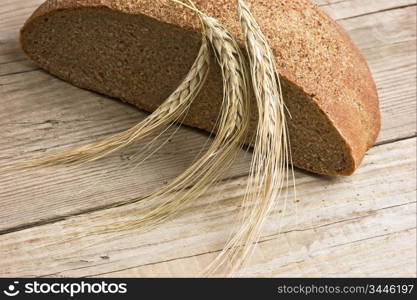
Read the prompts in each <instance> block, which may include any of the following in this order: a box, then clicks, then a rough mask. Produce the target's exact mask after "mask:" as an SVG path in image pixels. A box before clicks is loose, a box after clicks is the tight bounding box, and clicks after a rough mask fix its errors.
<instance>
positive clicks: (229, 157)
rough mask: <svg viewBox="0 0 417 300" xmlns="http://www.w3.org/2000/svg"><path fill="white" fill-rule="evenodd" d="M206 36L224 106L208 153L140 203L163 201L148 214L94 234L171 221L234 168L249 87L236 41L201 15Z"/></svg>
mask: <svg viewBox="0 0 417 300" xmlns="http://www.w3.org/2000/svg"><path fill="white" fill-rule="evenodd" d="M201 19H202V22H203V24H204V27H205V35H206V37H207V39H208V40H209V42H210V43H211V45H212V47H213V49H214V52H215V55H216V58H217V61H218V63H219V65H220V68H221V72H222V75H223V92H224V93H223V96H224V97H223V102H222V107H221V110H220V117H219V121H218V126H217V132H216V135H215V137H214V139H213V142H212V144H211V146H210V147H209V149H208V151H207V152H206V153H205V154H204V155H203V156H202V157H201V158H199V159H198V160H197V161H196V162H195V163H194V164H193V165H192V166H191V167H189V168H188V169H187V170H186V171H185V172H184V173H183V174H181V175H180V176H179V177H177V178H176V179H175V180H173V181H172V182H171V183H169V184H168V185H167V186H165V187H164V188H162V189H161V190H159V191H157V192H155V193H154V194H152V195H151V196H149V197H147V198H145V199H143V200H144V201H150V200H154V199H161V200H163V202H162V204H159V205H158V206H156V207H154V208H153V209H151V211H150V212H149V213H147V214H144V215H141V216H138V218H137V219H135V220H133V221H129V222H124V223H119V224H112V225H111V226H109V227H108V228H100V229H98V231H95V232H109V231H110V232H111V231H119V230H127V229H132V228H135V229H138V228H141V229H142V230H149V229H150V228H152V227H153V226H155V225H157V224H159V223H161V222H163V221H165V220H167V219H168V218H170V217H172V216H173V215H174V214H175V213H176V212H178V211H179V210H181V209H182V208H183V207H184V206H185V205H187V204H188V203H189V202H190V201H192V200H195V199H196V198H198V197H199V196H201V195H202V194H203V193H205V192H206V191H207V190H208V189H209V188H210V187H211V186H212V185H213V184H214V183H215V182H216V181H218V180H219V179H220V178H221V177H222V176H223V175H224V173H225V172H227V170H228V169H229V168H230V166H231V165H232V164H233V162H234V160H235V157H236V155H237V153H238V152H239V149H240V148H241V147H242V145H243V141H244V139H245V137H246V133H247V128H248V124H249V117H250V114H249V112H250V110H249V87H248V85H249V84H250V83H249V82H248V78H247V72H248V70H247V66H246V64H245V59H244V57H243V54H242V53H241V51H240V48H239V46H238V45H237V43H236V41H235V39H234V38H233V37H232V36H231V35H230V34H229V33H228V32H227V30H226V29H225V28H224V27H223V26H222V25H221V24H220V23H219V22H218V21H217V20H215V19H213V18H211V17H208V16H206V15H204V14H202V13H201Z"/></svg>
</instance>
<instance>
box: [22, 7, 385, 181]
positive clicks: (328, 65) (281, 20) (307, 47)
mask: <svg viewBox="0 0 417 300" xmlns="http://www.w3.org/2000/svg"><path fill="white" fill-rule="evenodd" d="M194 2H195V4H196V5H197V7H198V8H199V9H201V10H202V11H204V12H205V13H207V14H208V15H210V16H213V17H216V18H217V19H219V21H220V22H222V23H223V24H224V25H225V26H226V27H227V28H228V29H229V31H230V32H231V33H232V34H233V35H234V36H235V37H236V38H237V40H238V42H239V43H240V44H241V45H242V46H243V40H242V34H241V29H240V25H239V19H238V16H237V13H236V3H235V1H234V0H216V1H210V0H195V1H194ZM246 2H247V3H248V5H249V6H250V7H251V8H252V11H253V13H254V16H255V18H256V19H257V20H258V22H259V24H260V26H261V28H262V30H263V32H264V33H265V35H266V36H267V38H268V40H269V42H270V45H271V48H272V50H273V52H274V55H275V59H276V63H277V66H278V69H279V72H280V75H281V76H283V77H285V78H286V79H287V80H289V81H291V82H292V83H293V84H295V85H296V86H298V87H299V88H300V89H301V90H302V91H303V92H304V93H306V94H308V95H310V97H311V99H312V100H313V101H314V102H315V103H316V104H317V106H318V107H319V109H320V110H321V111H322V112H323V114H324V115H325V116H326V117H327V118H328V120H329V121H330V122H331V123H332V124H333V126H334V127H335V128H336V129H337V131H338V132H339V134H340V136H341V137H342V138H343V140H344V141H345V143H346V149H347V151H348V153H347V155H348V156H349V157H351V158H352V160H351V161H352V163H351V165H350V166H349V167H347V168H346V169H344V170H342V171H341V172H339V173H337V174H336V173H328V174H327V175H350V174H352V173H353V172H354V170H355V169H356V168H357V167H358V166H359V164H360V163H361V161H362V159H363V157H364V155H365V152H366V151H367V150H368V149H369V148H370V147H371V146H373V145H374V143H375V141H376V138H377V136H378V133H379V130H380V113H379V104H378V95H377V90H376V86H375V83H374V81H373V79H372V76H371V72H370V70H369V67H368V65H367V63H366V61H365V59H364V57H363V56H362V54H361V53H360V52H359V50H358V49H357V47H356V46H355V45H354V44H353V42H352V40H351V39H350V37H349V36H348V35H347V33H346V32H345V30H344V29H343V28H341V27H340V26H339V25H338V24H337V23H336V22H335V21H333V20H332V19H331V18H330V17H329V16H328V15H327V14H325V13H324V12H323V11H321V10H320V9H319V8H318V7H317V6H316V5H314V4H312V3H311V2H309V1H308V0H286V1H269V0H246ZM91 7H105V8H109V9H112V10H116V11H119V12H122V13H127V14H143V15H147V16H149V17H151V18H154V19H156V20H158V21H160V22H163V23H168V24H172V25H174V26H179V27H181V28H184V29H186V30H189V31H193V32H200V31H201V29H200V25H199V22H198V19H197V18H196V16H195V14H193V13H189V11H187V10H186V9H184V8H183V7H181V6H179V5H178V4H175V3H173V2H172V1H170V0H157V1H155V0H87V1H85V0H84V1H77V0H48V1H46V2H45V3H44V4H42V5H41V6H40V7H39V8H38V9H37V10H36V11H35V12H34V13H33V15H32V16H31V17H30V18H29V19H28V21H27V22H26V24H25V26H24V27H23V28H22V32H23V31H24V30H25V28H27V27H28V26H30V24H31V22H33V21H34V20H36V19H37V18H39V17H42V16H45V15H47V14H49V13H53V12H55V11H58V10H66V9H79V8H91ZM22 44H23V43H22ZM23 49H24V47H23ZM24 51H25V49H24ZM197 127H199V126H197ZM311 171H316V170H311Z"/></svg>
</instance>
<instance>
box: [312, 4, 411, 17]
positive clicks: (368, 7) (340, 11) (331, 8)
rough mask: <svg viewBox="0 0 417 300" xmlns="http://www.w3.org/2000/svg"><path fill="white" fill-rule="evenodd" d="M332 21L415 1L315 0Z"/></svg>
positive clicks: (390, 8)
mask: <svg viewBox="0 0 417 300" xmlns="http://www.w3.org/2000/svg"><path fill="white" fill-rule="evenodd" d="M315 3H317V5H319V6H320V7H321V8H322V9H324V10H325V11H326V12H327V13H328V14H329V15H331V16H332V17H333V18H334V19H336V20H340V19H347V18H354V17H357V16H360V15H366V14H374V13H376V12H381V11H386V10H392V9H396V8H401V7H406V6H411V5H415V4H416V1H415V0H395V1H392V0H366V1H363V0H315Z"/></svg>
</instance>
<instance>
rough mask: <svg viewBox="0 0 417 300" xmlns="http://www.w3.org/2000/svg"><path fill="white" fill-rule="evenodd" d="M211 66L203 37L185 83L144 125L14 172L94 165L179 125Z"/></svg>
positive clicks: (38, 160)
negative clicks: (66, 165)
mask: <svg viewBox="0 0 417 300" xmlns="http://www.w3.org/2000/svg"><path fill="white" fill-rule="evenodd" d="M209 65H210V48H209V46H208V42H207V39H206V38H205V37H204V36H203V39H202V43H201V47H200V51H199V53H198V55H197V58H196V59H195V61H194V63H193V65H192V67H191V69H190V71H189V72H188V74H187V75H186V77H185V78H184V80H183V82H182V83H181V84H180V85H179V86H178V87H177V89H176V90H175V91H174V92H173V93H172V94H171V95H170V96H169V97H168V98H167V99H166V100H165V101H164V102H163V103H162V104H161V105H160V106H159V107H158V108H157V109H156V110H155V111H154V112H153V113H152V114H150V115H149V116H148V117H147V118H145V119H144V120H143V121H142V122H140V123H139V124H137V125H135V126H134V127H132V128H130V129H128V130H126V131H124V132H122V133H119V134H116V135H114V136H111V137H109V138H106V139H104V140H102V141H98V142H93V143H90V144H87V145H84V146H81V147H78V148H75V149H71V150H68V151H65V152H63V153H60V154H56V155H52V156H49V157H41V158H38V159H34V160H31V161H29V162H25V163H22V164H20V165H16V166H13V167H12V168H13V169H26V168H36V167H45V166H56V165H62V164H73V163H79V164H81V163H86V162H91V161H95V160H98V159H100V158H103V157H105V156H107V155H109V154H111V153H113V152H115V151H117V150H120V149H122V148H124V147H126V146H128V145H130V144H132V143H135V142H139V141H140V140H143V139H145V138H146V137H149V136H151V135H153V134H155V133H157V132H158V131H159V130H161V128H163V127H164V126H167V125H168V124H170V123H171V122H173V121H176V120H177V119H178V118H179V117H180V116H181V115H183V114H184V113H185V112H186V111H187V110H188V108H189V107H190V105H191V103H192V102H193V101H194V99H195V98H196V97H197V96H198V94H199V92H200V90H201V88H202V87H203V85H204V83H205V81H206V78H207V75H208V73H209Z"/></svg>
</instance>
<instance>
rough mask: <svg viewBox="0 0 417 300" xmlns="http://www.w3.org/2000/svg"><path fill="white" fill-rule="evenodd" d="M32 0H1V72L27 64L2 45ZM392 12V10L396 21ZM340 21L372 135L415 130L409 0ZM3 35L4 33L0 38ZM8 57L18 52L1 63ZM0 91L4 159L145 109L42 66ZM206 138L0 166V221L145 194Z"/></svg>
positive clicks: (71, 139)
mask: <svg viewBox="0 0 417 300" xmlns="http://www.w3.org/2000/svg"><path fill="white" fill-rule="evenodd" d="M39 2H41V1H24V2H23V1H20V2H18V4H16V3H15V1H10V0H8V1H5V2H2V4H1V5H2V6H1V7H2V8H3V9H2V10H0V12H3V13H2V14H1V15H0V20H1V21H0V24H1V25H2V26H0V37H1V39H0V41H2V42H1V43H0V61H1V60H3V64H1V65H0V76H1V72H3V70H6V71H4V72H6V73H7V72H10V71H13V72H17V73H19V72H24V71H28V70H27V66H30V64H29V63H27V61H25V60H24V61H19V59H21V58H20V56H16V57H14V56H13V55H20V54H16V53H19V51H17V48H16V49H14V50H13V51H11V50H10V49H8V48H7V47H9V45H13V42H12V41H14V42H15V43H16V45H17V40H16V33H15V32H13V30H16V31H17V30H18V28H19V26H20V25H21V23H22V22H23V21H24V19H25V15H26V14H29V12H30V11H31V10H32V8H33V7H35V4H36V3H39ZM337 3H338V2H337ZM337 3H335V5H336V4H337ZM386 3H388V2H386ZM13 7H17V9H16V15H15V16H13V17H12V15H11V14H9V13H8V12H9V11H10V10H11V9H12V8H13ZM4 12H6V13H4ZM4 16H8V17H6V18H4ZM393 20H397V22H395V24H396V25H393V24H394V22H393ZM7 24H9V25H7ZM342 25H343V26H344V27H345V28H347V30H348V31H349V32H350V34H351V35H352V36H353V38H354V40H356V41H357V42H358V43H359V44H360V45H361V47H362V48H363V49H362V50H363V51H364V52H365V55H366V56H367V59H368V61H369V63H370V65H371V67H372V69H373V72H374V76H375V78H376V81H377V84H378V87H379V91H380V95H381V110H382V116H383V130H382V133H381V136H380V139H379V142H386V141H390V140H396V139H401V138H404V137H407V136H412V135H415V131H416V129H415V119H416V116H415V111H416V109H415V93H416V90H415V88H416V87H415V77H416V75H415V74H416V61H415V40H416V35H415V11H414V8H413V7H408V8H402V9H396V10H393V11H385V12H381V13H378V14H374V15H372V16H369V15H367V16H362V17H359V18H354V19H349V20H343V21H342ZM393 26H394V27H393ZM400 29H401V30H400ZM4 36H7V37H8V38H7V39H5V40H4V39H3V37H4ZM5 47H6V48H5ZM11 47H12V48H11V49H13V47H14V46H11ZM5 49H6V50H5ZM9 50H10V51H9ZM12 56H13V57H12ZM11 59H17V60H18V61H16V62H10V63H6V64H4V62H5V61H10V60H11ZM0 63H1V62H0ZM0 95H1V101H2V109H1V110H0V120H1V121H0V123H1V124H0V126H1V127H2V128H3V129H4V130H3V131H2V132H1V133H0V159H1V164H3V165H5V164H9V163H11V162H12V161H14V160H15V159H17V158H18V159H28V158H30V157H34V156H37V155H40V153H42V152H45V151H47V150H51V149H55V150H58V149H62V148H63V147H66V146H70V145H74V144H82V143H85V142H86V141H91V140H95V139H99V138H102V137H104V136H108V135H109V134H111V133H116V132H120V131H122V130H124V129H126V128H128V127H129V126H131V125H133V124H135V123H136V122H137V121H138V120H140V119H141V118H143V117H144V114H143V113H141V112H138V111H137V110H136V109H134V108H132V107H130V106H127V105H123V104H121V103H119V102H117V101H111V100H109V99H107V98H105V97H102V96H99V95H96V94H94V93H90V92H87V91H83V90H80V89H77V88H74V87H72V86H70V85H68V84H67V83H64V82H61V81H59V80H57V79H55V78H53V77H52V76H49V75H48V74H45V73H44V72H42V71H33V72H30V73H20V74H14V75H7V76H2V77H0ZM205 141H206V135H204V134H201V133H198V132H195V131H192V130H189V129H180V130H179V132H178V133H177V135H176V137H175V138H174V139H173V140H172V143H169V145H168V146H166V147H164V148H163V149H161V151H160V152H158V154H157V155H156V156H155V157H154V158H152V159H150V160H149V161H147V162H146V163H145V164H143V165H142V166H141V167H140V168H137V169H135V170H131V169H127V163H126V162H127V157H129V155H130V154H132V153H133V152H134V151H135V150H136V149H137V148H132V149H130V150H129V151H128V152H126V153H122V154H120V155H115V156H113V157H112V158H110V159H108V160H105V161H102V162H99V163H97V164H93V165H88V166H85V167H83V168H72V169H70V170H68V169H63V170H61V169H60V170H56V171H55V170H46V171H45V172H41V173H40V174H39V173H36V172H28V173H25V174H3V175H0V187H1V189H0V205H2V207H4V208H7V209H5V210H3V212H0V231H1V230H3V231H5V230H13V228H17V227H21V226H29V225H30V224H33V223H39V222H41V223H42V222H48V220H51V219H55V218H64V217H66V216H68V215H73V214H80V213H83V212H85V211H89V210H93V209H96V208H100V207H103V206H106V205H111V204H114V203H119V202H123V201H126V200H128V199H131V198H133V197H135V196H144V195H147V194H149V193H150V192H151V190H154V189H157V188H158V187H160V186H161V185H162V184H163V183H164V182H166V181H167V180H169V179H172V178H173V177H174V176H175V175H177V174H179V173H180V172H181V170H184V168H185V167H186V166H188V165H189V164H190V163H191V162H192V160H193V159H194V157H195V156H196V155H197V154H198V152H199V151H200V149H201V146H202V145H203V144H204V143H205ZM248 164H249V158H248V157H247V156H244V157H241V158H240V160H239V162H238V163H237V165H236V166H235V168H234V169H233V170H232V171H231V172H230V176H240V175H243V174H246V170H247V168H248ZM155 170H158V172H155ZM129 172H130V173H129ZM74 187H76V190H77V193H76V194H75V195H74Z"/></svg>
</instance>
